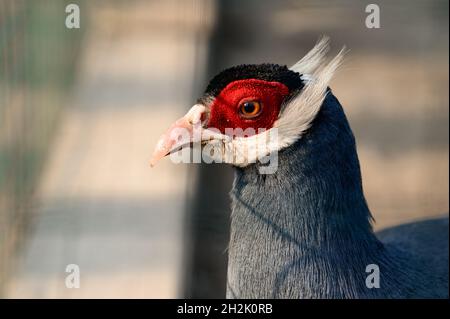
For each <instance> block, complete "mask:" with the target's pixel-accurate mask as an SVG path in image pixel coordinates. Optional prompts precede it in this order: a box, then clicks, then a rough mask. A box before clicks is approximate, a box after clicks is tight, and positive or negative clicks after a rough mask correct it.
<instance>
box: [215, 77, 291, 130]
mask: <svg viewBox="0 0 450 319" xmlns="http://www.w3.org/2000/svg"><path fill="white" fill-rule="evenodd" d="M288 94H289V89H288V87H287V86H286V85H284V84H283V83H280V82H269V81H263V80H257V79H247V80H238V81H234V82H231V83H229V84H228V85H227V86H226V87H225V88H224V89H223V90H222V91H221V92H220V94H219V95H218V96H217V97H216V98H215V99H214V101H213V103H212V105H211V109H210V118H209V122H208V128H216V129H218V130H220V132H222V133H226V131H225V129H226V128H233V129H236V128H241V129H243V130H245V129H247V128H253V129H254V130H255V132H254V134H255V133H256V134H257V133H258V129H262V128H264V129H270V128H271V127H272V126H273V123H274V122H275V121H276V120H277V118H278V115H279V113H280V107H281V104H282V102H283V100H284V99H285V98H286V96H287V95H288ZM252 100H253V101H258V102H259V103H260V104H261V107H262V111H261V112H260V114H259V115H258V116H256V117H255V118H251V119H247V118H244V117H242V115H241V114H240V110H239V106H240V104H241V103H242V102H243V101H252ZM245 135H246V136H250V135H252V134H245Z"/></svg>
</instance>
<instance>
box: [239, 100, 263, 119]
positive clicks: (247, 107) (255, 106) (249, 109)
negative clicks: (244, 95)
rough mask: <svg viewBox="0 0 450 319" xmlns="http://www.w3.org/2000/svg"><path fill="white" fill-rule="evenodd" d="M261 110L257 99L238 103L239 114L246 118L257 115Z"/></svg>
mask: <svg viewBox="0 0 450 319" xmlns="http://www.w3.org/2000/svg"><path fill="white" fill-rule="evenodd" d="M261 110H262V108H261V103H260V102H258V101H245V102H242V103H241V104H240V105H239V112H240V115H241V116H242V117H243V118H246V119H251V118H254V117H257V116H258V115H259V114H260V113H261Z"/></svg>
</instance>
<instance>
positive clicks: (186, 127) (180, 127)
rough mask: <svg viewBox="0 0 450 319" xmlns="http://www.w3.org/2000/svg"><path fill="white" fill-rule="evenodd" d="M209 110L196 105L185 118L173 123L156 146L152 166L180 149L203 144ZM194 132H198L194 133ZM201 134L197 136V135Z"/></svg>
mask: <svg viewBox="0 0 450 319" xmlns="http://www.w3.org/2000/svg"><path fill="white" fill-rule="evenodd" d="M206 113H207V108H206V107H205V106H204V105H201V104H196V105H194V106H193V107H192V108H191V109H190V110H189V112H187V113H186V115H185V116H183V117H182V118H180V119H178V120H177V121H175V123H173V124H172V125H171V126H170V128H169V129H168V130H167V132H166V133H165V134H163V135H162V136H161V137H160V138H159V140H158V143H157V144H156V147H155V151H154V152H153V155H152V158H151V159H150V166H152V167H153V166H154V165H156V163H157V162H158V161H159V160H160V159H161V158H163V157H165V156H167V155H169V154H171V153H173V152H177V151H179V150H180V149H182V148H184V147H186V146H190V145H191V144H192V143H194V142H201V140H202V137H201V129H202V128H203V125H204V123H202V120H205V119H204V118H205V115H206ZM194 131H196V132H195V133H194ZM197 132H198V133H200V134H196V133H197Z"/></svg>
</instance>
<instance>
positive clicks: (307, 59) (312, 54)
mask: <svg viewBox="0 0 450 319" xmlns="http://www.w3.org/2000/svg"><path fill="white" fill-rule="evenodd" d="M329 49H330V38H328V37H327V36H323V37H322V38H320V39H319V41H317V43H316V45H315V46H314V47H313V48H312V49H311V51H309V52H308V53H307V54H306V55H305V56H304V57H303V58H302V59H301V60H300V61H298V62H297V63H295V64H294V65H293V66H291V67H290V68H289V69H291V70H292V71H294V72H298V73H300V74H309V73H313V72H314V71H315V70H316V69H317V68H318V67H319V66H320V65H322V64H323V62H325V56H326V54H327V53H328V51H329Z"/></svg>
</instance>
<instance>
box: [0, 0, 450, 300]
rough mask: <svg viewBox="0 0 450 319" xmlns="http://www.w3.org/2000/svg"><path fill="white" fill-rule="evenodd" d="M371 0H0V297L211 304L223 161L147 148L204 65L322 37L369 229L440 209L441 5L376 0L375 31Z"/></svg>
mask: <svg viewBox="0 0 450 319" xmlns="http://www.w3.org/2000/svg"><path fill="white" fill-rule="evenodd" d="M69 3H76V4H78V5H79V6H80V10H81V28H80V29H67V28H66V27H65V24H64V21H65V18H66V13H65V6H66V5H67V4H69ZM369 3H371V2H368V1H350V0H347V1H346V0H338V1H324V0H319V1H317V0H314V1H313V0H309V1H307V0H303V1H301V0H298V1H294V0H282V1H275V0H270V1H256V0H246V1H238V0H216V1H209V0H186V1H184V0H169V1H161V0H158V1H157V0H154V1H125V0H115V1H100V0H99V1H85V0H73V1H60V0H40V1H32V0H0V297H3V298H31V297H34V298H108V297H112V298H175V297H206V298H217V297H224V296H225V288H224V287H225V270H226V262H227V260H226V258H227V256H226V246H227V240H228V227H229V226H228V224H229V214H230V211H229V198H228V191H229V189H230V187H231V181H232V177H233V175H232V174H233V172H232V168H230V167H226V166H223V165H202V164H191V165H185V164H182V165H175V164H173V163H171V162H170V161H168V160H165V161H162V162H161V163H160V164H159V165H158V166H157V167H156V168H153V169H150V167H149V165H148V160H149V157H150V155H151V152H152V150H153V146H154V145H155V143H156V140H157V139H158V137H159V136H160V134H161V133H162V132H163V130H164V129H166V128H167V126H168V125H169V124H170V123H171V122H172V121H173V120H174V119H176V118H178V117H180V116H181V115H183V114H184V113H185V112H186V111H187V110H188V109H189V107H190V106H191V105H193V104H194V102H195V99H196V97H198V96H199V95H200V94H201V92H202V90H203V89H204V87H205V85H206V84H207V81H208V79H209V78H210V77H211V76H212V75H214V74H215V73H217V72H218V71H220V70H222V69H223V68H226V67H229V66H232V65H235V64H241V63H261V62H275V63H279V64H286V65H292V64H294V63H295V62H296V61H297V60H298V59H299V58H301V57H302V56H303V55H304V54H305V53H306V52H307V51H308V50H309V49H310V48H311V47H312V46H313V45H314V43H315V42H316V40H317V39H318V38H319V37H320V36H321V35H323V34H326V35H328V36H330V37H331V39H332V53H336V52H337V51H338V50H339V49H340V47H342V46H343V45H346V46H347V47H348V48H349V49H350V51H349V53H348V55H347V58H346V60H345V63H344V66H343V67H342V68H341V70H340V71H339V72H338V74H337V75H336V76H335V78H334V80H333V82H332V88H333V90H334V93H335V94H336V95H337V97H338V98H339V99H340V101H341V103H342V104H343V106H344V108H345V111H346V113H347V116H348V118H349V121H350V124H351V126H352V128H353V130H354V133H355V136H356V139H357V143H358V151H359V156H360V161H361V167H362V175H363V183H364V189H365V194H366V197H367V200H368V203H369V206H370V208H371V210H372V213H373V215H374V218H375V220H376V223H375V224H374V227H375V229H381V228H384V227H388V226H392V225H397V224H400V223H404V222H408V221H413V220H418V219H422V218H426V217H429V216H437V215H442V214H447V213H448V207H449V195H448V194H449V153H448V150H449V149H448V145H449V143H448V142H449V140H448V133H449V89H448V85H449V74H448V67H449V65H448V61H449V60H448V59H449V55H448V54H449V40H448V36H449V32H448V31H449V30H448V26H449V24H448V13H449V9H448V1H447V0H432V1H425V0H412V1H411V0H408V1H406V0H397V1H387V0H380V1H376V3H377V4H378V5H379V7H380V14H381V28H380V29H367V28H366V27H365V23H364V22H365V19H366V16H367V13H366V12H365V8H366V6H367V5H368V4H369ZM68 264H77V265H79V267H80V272H81V273H80V274H81V287H80V288H78V289H68V288H66V286H65V278H66V276H67V275H68V274H67V273H66V272H65V269H66V266H67V265H68Z"/></svg>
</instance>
